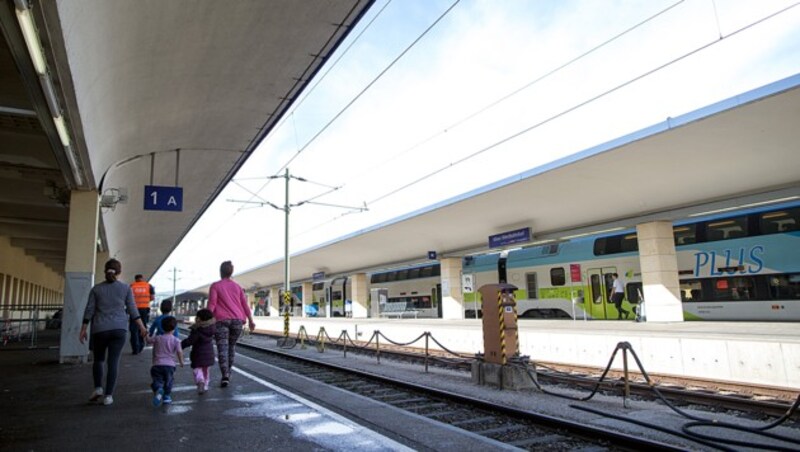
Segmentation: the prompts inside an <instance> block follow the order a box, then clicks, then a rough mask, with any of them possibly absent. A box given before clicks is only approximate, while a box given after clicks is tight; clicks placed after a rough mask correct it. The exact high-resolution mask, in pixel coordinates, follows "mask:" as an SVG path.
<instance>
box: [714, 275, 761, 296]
mask: <svg viewBox="0 0 800 452" xmlns="http://www.w3.org/2000/svg"><path fill="white" fill-rule="evenodd" d="M753 282H754V281H753V277H752V276H734V277H731V278H719V279H717V280H716V281H715V284H714V300H716V301H740V300H744V301H746V300H755V299H756V298H757V294H756V290H755V285H754V284H753Z"/></svg>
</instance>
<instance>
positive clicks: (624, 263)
mask: <svg viewBox="0 0 800 452" xmlns="http://www.w3.org/2000/svg"><path fill="white" fill-rule="evenodd" d="M673 231H674V236H675V246H676V253H677V261H678V276H679V281H680V295H681V301H682V303H683V311H684V318H685V319H686V320H750V321H796V320H800V207H798V206H796V205H790V206H785V207H783V208H779V209H770V210H751V211H744V212H739V213H738V214H735V215H730V214H728V216H716V217H709V218H706V219H704V220H703V221H694V222H680V223H676V225H675V226H674V227H673ZM492 256H493V258H494V260H495V262H496V263H497V264H496V265H497V270H492V271H485V272H484V273H485V274H484V275H483V276H481V274H480V273H479V274H478V275H477V277H478V281H479V282H478V283H476V284H475V285H476V287H480V286H481V285H482V284H484V283H485V281H486V280H487V279H491V278H493V277H494V276H495V275H498V279H497V280H500V281H502V280H503V276H502V274H501V273H502V271H503V269H505V271H506V273H507V274H506V276H507V277H506V278H505V279H507V281H508V282H509V283H511V284H514V285H516V286H517V287H518V288H519V290H518V291H517V292H516V296H517V303H518V308H517V312H518V313H519V314H520V316H521V317H523V318H524V317H533V318H582V317H586V318H594V319H616V318H619V313H618V312H617V310H616V308H615V307H614V305H613V304H612V303H611V302H610V297H609V291H610V287H611V274H613V273H618V274H619V275H620V277H621V278H622V279H623V280H624V281H625V283H626V284H625V288H626V290H625V294H626V296H625V302H624V303H625V305H624V306H625V308H626V309H628V310H630V309H631V308H633V307H638V305H639V303H640V301H642V300H641V299H642V293H643V290H642V282H641V269H640V265H639V254H638V241H637V238H636V231H634V230H631V231H623V232H621V233H617V234H614V235H605V236H598V237H593V238H583V239H578V240H573V241H570V242H563V243H555V244H548V245H542V246H535V247H529V248H523V249H519V250H513V251H510V252H509V253H508V255H507V257H504V256H502V255H498V254H495V255H492ZM503 260H505V262H502V261H503ZM490 265H491V264H490V263H489V262H487V261H486V259H484V265H483V266H484V267H488V266H490ZM464 268H465V272H466V271H471V269H470V268H469V266H468V265H467V263H466V262H465V265H464ZM497 280H495V281H497ZM467 309H469V303H467Z"/></svg>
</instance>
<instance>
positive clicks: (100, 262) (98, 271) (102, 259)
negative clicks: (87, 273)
mask: <svg viewBox="0 0 800 452" xmlns="http://www.w3.org/2000/svg"><path fill="white" fill-rule="evenodd" d="M108 259H109V255H108V251H98V252H97V256H96V257H95V260H94V262H95V265H94V283H95V284H97V283H99V282H102V281H105V280H106V275H105V272H104V271H103V270H104V267H105V265H106V262H108ZM123 264H124V262H123ZM122 270H123V271H124V270H125V268H124V266H123V269H122ZM134 274H135V273H134ZM131 279H133V278H131Z"/></svg>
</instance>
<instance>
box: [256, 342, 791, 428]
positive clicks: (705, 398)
mask: <svg viewBox="0 0 800 452" xmlns="http://www.w3.org/2000/svg"><path fill="white" fill-rule="evenodd" d="M257 335H263V336H266V337H270V338H276V339H277V338H278V337H280V336H276V335H272V334H261V333H259V334H257ZM325 346H326V347H329V348H335V349H341V348H342V347H341V346H340V345H337V344H336V343H332V342H327V343H326V344H325ZM349 350H350V352H357V353H367V354H373V355H374V354H375V350H374V349H369V348H367V349H353V348H352V347H350V348H349ZM380 356H381V359H393V360H399V361H401V362H406V363H416V364H418V365H420V366H423V365H425V360H426V357H425V353H424V350H421V349H418V348H415V347H407V346H406V347H396V346H391V345H383V344H382V345H381V349H380ZM427 360H428V363H429V365H432V366H438V367H444V368H450V369H457V370H462V371H464V372H469V371H470V363H471V361H472V359H471V358H464V359H458V358H453V357H452V355H446V354H445V353H442V352H439V351H434V350H431V351H429V353H428V358H427ZM601 371H602V369H591V368H587V367H571V366H565V365H555V364H550V363H548V364H546V365H540V366H539V367H538V368H537V376H538V379H539V381H540V382H541V383H547V384H548V385H555V386H562V387H565V388H573V389H574V388H582V389H590V388H594V386H595V385H596V384H597V380H598V376H599V375H600V373H601ZM630 375H631V377H630V378H631V381H630V385H629V388H630V395H631V396H634V397H637V398H639V399H641V400H648V401H652V400H656V399H657V396H656V394H655V393H654V391H653V388H652V387H651V386H650V385H648V384H647V383H646V382H645V381H644V379H643V378H642V377H641V374H638V373H636V372H631V374H630ZM655 380H656V381H657V382H658V383H659V384H658V385H657V386H656V387H657V388H658V391H659V392H660V393H661V395H663V396H664V397H665V398H667V399H668V400H669V401H670V402H672V403H674V404H676V405H678V406H689V405H693V406H703V407H706V408H707V409H709V410H712V411H721V410H724V411H734V412H743V413H747V414H749V415H751V416H753V417H765V416H774V417H778V416H782V415H784V414H786V412H787V411H788V410H789V409H790V408H791V406H792V403H793V402H794V399H795V398H796V397H797V394H791V393H789V392H788V391H780V390H777V389H771V390H770V389H766V390H764V391H760V390H758V389H754V388H753V387H741V388H740V387H739V386H736V385H731V384H721V383H718V382H708V381H701V380H691V381H690V380H687V379H678V378H666V377H663V376H659V377H657V378H656V379H655ZM599 390H600V392H602V393H605V394H616V395H622V394H623V392H624V381H623V376H622V372H618V371H612V372H610V373H609V378H608V379H607V380H605V381H603V382H601V383H600V387H599Z"/></svg>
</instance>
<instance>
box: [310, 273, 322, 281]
mask: <svg viewBox="0 0 800 452" xmlns="http://www.w3.org/2000/svg"><path fill="white" fill-rule="evenodd" d="M311 279H313V280H314V281H320V280H323V279H325V272H316V273H314V274H313V275H311Z"/></svg>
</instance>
